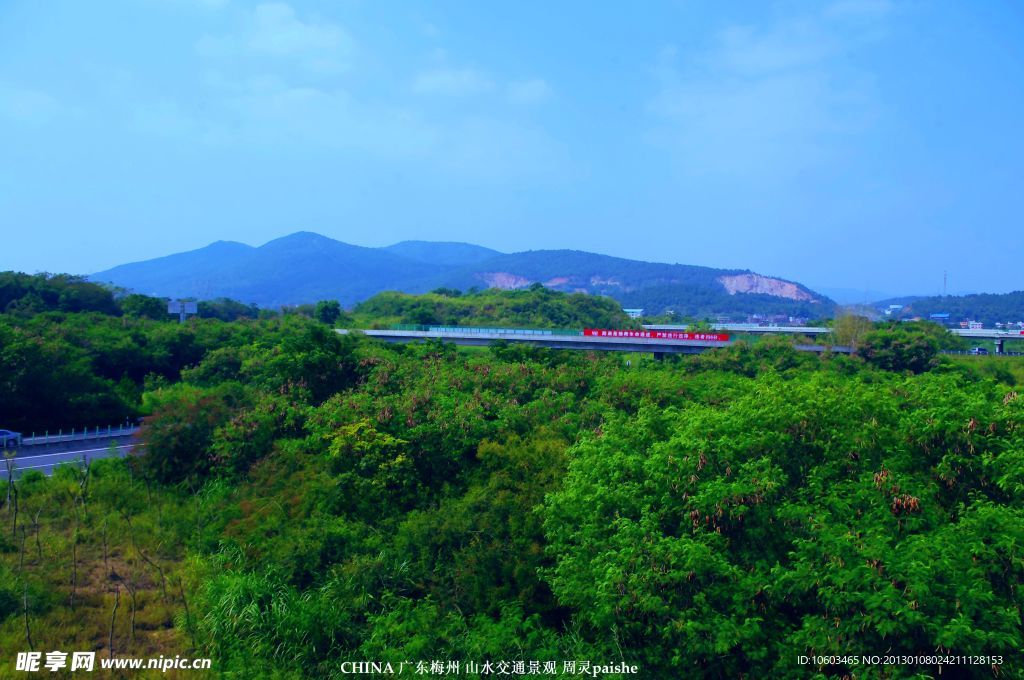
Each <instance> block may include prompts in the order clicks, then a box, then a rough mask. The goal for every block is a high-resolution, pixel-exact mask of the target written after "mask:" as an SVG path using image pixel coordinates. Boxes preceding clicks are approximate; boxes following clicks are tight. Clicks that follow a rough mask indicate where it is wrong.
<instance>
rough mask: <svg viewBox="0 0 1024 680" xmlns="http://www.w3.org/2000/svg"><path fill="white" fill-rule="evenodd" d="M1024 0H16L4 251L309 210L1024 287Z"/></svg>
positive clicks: (166, 233)
mask: <svg viewBox="0 0 1024 680" xmlns="http://www.w3.org/2000/svg"><path fill="white" fill-rule="evenodd" d="M1022 171H1024V4H1021V3H1018V2H998V1H996V0H991V1H989V2H966V1H965V2H952V1H950V2H923V1H911V0H907V1H905V2H904V1H900V0H835V1H834V2H820V3H810V2H788V1H785V2H774V3H772V2H764V3H759V2H754V3H719V2H710V1H709V2H683V1H676V2H653V1H652V2H645V3H628V4H627V3H611V2H558V3H552V2H522V1H517V2H506V3H502V4H499V3H494V2H486V3H482V2H481V3H469V2H462V1H454V0H453V1H451V2H429V3H428V2H371V1H370V0H323V1H316V0H293V1H291V2H241V1H239V0H122V1H119V0H104V1H103V2H97V3H93V2H80V1H79V0H52V1H51V2H46V3H40V2H35V1H33V0H2V2H0V230H2V233H3V237H4V238H3V242H4V248H3V249H2V253H0V269H18V270H23V271H29V272H34V271H70V272H74V273H90V272H93V271H98V270H102V269H105V268H108V267H110V266H113V265H116V264H120V263H123V262H127V261H135V260H140V259H147V258H150V257H156V256H160V255H165V254H169V253H171V252H177V251H181V250H188V249H193V248H197V247H201V246H203V245H206V244H207V243H209V242H211V241H214V240H221V239H224V240H237V241H242V242H245V243H250V244H253V245H258V244H261V243H263V242H266V241H268V240H270V239H273V238H276V237H278V236H282V235H285V234H288V233H291V232H293V231H298V230H310V231H317V232H319V233H322V234H325V235H327V236H331V237H333V238H337V239H340V240H343V241H347V242H350V243H356V244H359V245H369V246H378V245H387V244H390V243H393V242H396V241H401V240H405V239H426V240H445V241H468V242H473V243H478V244H481V245H485V246H489V247H492V248H496V249H499V250H503V251H517V250H528V249H540V248H577V249H583V250H591V251H596V252H602V253H607V254H611V255H617V256H622V257H630V258H637V259H647V260H656V261H666V262H681V263H688V264H701V265H708V266H719V267H743V268H751V269H754V270H755V271H759V272H761V273H765V274H770V275H778V276H784V277H787V278H791V279H795V280H798V281H800V282H802V283H806V284H808V285H810V286H812V287H819V288H851V289H855V290H863V289H869V290H872V291H882V292H886V293H935V292H938V291H940V290H941V287H942V276H943V272H944V271H947V272H948V278H949V290H950V291H989V292H1003V291H1008V290H1013V289H1019V288H1021V287H1024V285H1022V283H1024V282H1022V280H1021V276H1020V274H1019V271H1020V269H1021V255H1022V254H1024V248H1022V246H1024V235H1022V229H1021V227H1022V215H1024V190H1022V186H1024V172H1022Z"/></svg>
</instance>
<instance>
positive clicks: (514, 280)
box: [477, 272, 533, 290]
mask: <svg viewBox="0 0 1024 680" xmlns="http://www.w3.org/2000/svg"><path fill="white" fill-rule="evenodd" d="M477 276H479V277H480V279H481V280H482V281H483V282H484V283H486V284H487V287H488V288H501V289H502V290H512V289H514V288H525V287H526V286H529V285H530V284H531V283H533V281H531V280H530V279H527V278H524V277H522V276H516V275H515V274H509V273H508V272H480V273H479V274H478V275H477Z"/></svg>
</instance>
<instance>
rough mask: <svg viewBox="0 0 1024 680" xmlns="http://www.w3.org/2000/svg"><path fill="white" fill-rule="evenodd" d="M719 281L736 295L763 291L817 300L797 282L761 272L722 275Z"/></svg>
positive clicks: (798, 298) (766, 293) (785, 296)
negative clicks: (772, 276)
mask: <svg viewBox="0 0 1024 680" xmlns="http://www.w3.org/2000/svg"><path fill="white" fill-rule="evenodd" d="M718 282H719V283H721V284H722V285H723V286H724V287H725V289H726V290H727V291H729V295H735V294H736V293H762V294H764V295H773V296H775V297H781V298H786V299H787V300H801V301H805V302H817V300H815V299H814V296H813V295H811V294H810V293H808V292H807V291H805V290H801V289H800V286H798V285H797V284H795V283H790V282H789V281H782V280H781V279H773V278H770V277H768V276H761V275H760V274H737V275H735V276H720V277H718Z"/></svg>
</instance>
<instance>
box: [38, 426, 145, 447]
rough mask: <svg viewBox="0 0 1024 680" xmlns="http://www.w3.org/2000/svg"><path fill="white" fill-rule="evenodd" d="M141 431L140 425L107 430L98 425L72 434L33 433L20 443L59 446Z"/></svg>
mask: <svg viewBox="0 0 1024 680" xmlns="http://www.w3.org/2000/svg"><path fill="white" fill-rule="evenodd" d="M138 431H139V426H138V425H130V424H128V423H122V424H120V425H107V426H106V427H105V428H104V427H102V426H99V425H97V426H96V427H93V428H89V427H85V428H82V429H81V430H76V428H71V431H70V432H65V431H64V430H58V431H57V433H56V434H51V433H50V432H49V431H47V432H44V433H43V434H41V435H36V433H35V432H33V433H32V436H30V437H22V438H21V441H20V442H19V445H20V446H40V445H43V444H59V443H61V442H77V441H87V440H89V439H103V438H107V437H122V436H127V435H131V434H135V433H136V432H138Z"/></svg>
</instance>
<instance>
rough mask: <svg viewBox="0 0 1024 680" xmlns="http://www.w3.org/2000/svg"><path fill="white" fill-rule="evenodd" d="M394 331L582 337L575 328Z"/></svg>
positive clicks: (415, 327)
mask: <svg viewBox="0 0 1024 680" xmlns="http://www.w3.org/2000/svg"><path fill="white" fill-rule="evenodd" d="M391 330H393V331H420V332H424V333H480V334H490V335H571V336H577V337H578V336H581V335H583V331H581V330H579V329H575V328H483V327H480V326H432V325H425V324H394V325H393V326H391Z"/></svg>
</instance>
